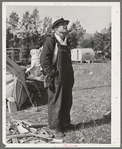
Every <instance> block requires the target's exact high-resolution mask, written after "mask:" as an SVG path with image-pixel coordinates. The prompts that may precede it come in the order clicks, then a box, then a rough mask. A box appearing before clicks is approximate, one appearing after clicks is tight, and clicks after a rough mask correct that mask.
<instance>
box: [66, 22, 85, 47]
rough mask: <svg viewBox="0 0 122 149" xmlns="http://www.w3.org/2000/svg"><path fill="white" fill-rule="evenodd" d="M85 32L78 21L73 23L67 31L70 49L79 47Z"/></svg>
mask: <svg viewBox="0 0 122 149" xmlns="http://www.w3.org/2000/svg"><path fill="white" fill-rule="evenodd" d="M85 32H86V31H85V30H84V29H83V27H82V26H81V24H80V21H78V20H77V21H76V22H75V23H73V24H72V25H71V27H70V29H69V39H70V44H71V49H73V48H76V47H80V43H81V41H82V38H83V35H84V33H85Z"/></svg>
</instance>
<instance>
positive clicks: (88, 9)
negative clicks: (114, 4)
mask: <svg viewBox="0 0 122 149" xmlns="http://www.w3.org/2000/svg"><path fill="white" fill-rule="evenodd" d="M36 7H37V9H38V11H39V15H40V19H41V20H43V19H44V17H45V16H50V17H52V18H53V17H56V16H62V17H64V19H68V20H70V23H69V25H68V27H70V25H71V24H72V23H73V22H75V21H77V20H78V21H80V23H81V26H82V27H83V29H85V30H86V32H87V33H91V34H94V33H95V32H96V31H98V32H101V31H102V30H103V29H104V28H106V29H107V28H108V27H109V24H110V23H111V6H54V5H52V6H38V5H34V6H29V5H28V6H27V5H26V6H25V5H24V6H23V5H20V6H17V5H16V6H15V5H14V6H12V5H11V6H7V7H6V17H9V15H10V14H11V13H12V12H16V13H17V14H18V15H19V17H20V19H21V18H22V16H23V14H24V13H25V12H26V11H29V13H30V14H32V12H33V10H34V9H35V8H36Z"/></svg>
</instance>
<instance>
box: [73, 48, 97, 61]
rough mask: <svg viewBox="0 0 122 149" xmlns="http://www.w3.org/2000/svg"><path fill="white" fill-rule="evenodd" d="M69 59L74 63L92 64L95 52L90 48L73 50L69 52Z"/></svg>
mask: <svg viewBox="0 0 122 149" xmlns="http://www.w3.org/2000/svg"><path fill="white" fill-rule="evenodd" d="M71 59H72V61H76V62H81V63H82V62H83V61H85V62H92V61H93V60H94V59H95V52H94V50H93V49H91V48H75V49H72V50H71Z"/></svg>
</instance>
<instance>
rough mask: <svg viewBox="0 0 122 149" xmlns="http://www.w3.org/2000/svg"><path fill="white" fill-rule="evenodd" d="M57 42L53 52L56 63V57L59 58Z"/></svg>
mask: <svg viewBox="0 0 122 149" xmlns="http://www.w3.org/2000/svg"><path fill="white" fill-rule="evenodd" d="M57 44H58V43H57V42H56V44H55V49H54V52H53V59H52V60H53V64H55V62H56V58H57V55H58V46H57Z"/></svg>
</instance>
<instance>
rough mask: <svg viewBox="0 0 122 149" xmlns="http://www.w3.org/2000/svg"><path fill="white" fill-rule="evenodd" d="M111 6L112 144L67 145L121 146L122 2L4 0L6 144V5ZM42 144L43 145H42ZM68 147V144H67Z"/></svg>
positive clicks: (4, 120)
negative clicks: (121, 24)
mask: <svg viewBox="0 0 122 149" xmlns="http://www.w3.org/2000/svg"><path fill="white" fill-rule="evenodd" d="M12 5H14V6H18V5H23V6H25V5H26V6H37V5H38V6H44V5H45V6H111V16H112V17H111V19H112V61H111V62H112V63H111V66H112V69H111V75H112V77H111V81H112V84H111V85H112V87H111V97H112V98H111V101H112V104H111V108H112V121H111V144H67V147H76V146H77V147H120V143H121V141H120V133H121V132H120V108H121V107H120V2H3V3H2V62H3V64H2V89H3V92H2V110H3V115H2V130H3V132H2V141H3V143H4V144H5V145H6V97H5V95H6V83H5V82H6V6H12ZM40 145H41V146H40ZM6 147H16V148H17V147H30V144H28V145H26V144H7V145H6ZM31 147H64V144H39V145H38V144H31ZM65 147H66V146H65Z"/></svg>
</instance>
